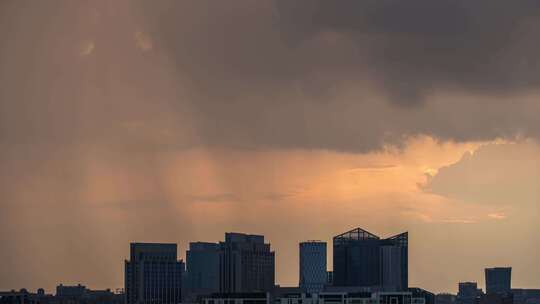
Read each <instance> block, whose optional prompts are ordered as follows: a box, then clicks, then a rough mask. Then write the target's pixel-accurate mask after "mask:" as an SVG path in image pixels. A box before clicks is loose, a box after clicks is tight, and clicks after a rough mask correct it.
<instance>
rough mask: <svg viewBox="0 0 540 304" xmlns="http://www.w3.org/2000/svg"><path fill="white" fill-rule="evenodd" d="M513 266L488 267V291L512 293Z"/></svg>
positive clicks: (488, 292)
mask: <svg viewBox="0 0 540 304" xmlns="http://www.w3.org/2000/svg"><path fill="white" fill-rule="evenodd" d="M511 281H512V267H495V268H486V293H487V294H495V293H500V294H504V293H510V292H511V291H512V287H511V285H512V283H511Z"/></svg>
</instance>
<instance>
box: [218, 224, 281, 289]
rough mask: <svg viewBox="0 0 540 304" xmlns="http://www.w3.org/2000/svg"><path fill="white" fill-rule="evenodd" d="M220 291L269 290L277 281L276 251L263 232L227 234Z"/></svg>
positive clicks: (221, 269)
mask: <svg viewBox="0 0 540 304" xmlns="http://www.w3.org/2000/svg"><path fill="white" fill-rule="evenodd" d="M219 269H220V271H219V272H220V292H222V293H249V292H270V291H272V289H273V288H274V282H275V253H274V252H273V251H271V250H270V244H267V243H265V242H264V236H262V235H249V234H243V233H226V234H225V242H221V243H220V253H219Z"/></svg>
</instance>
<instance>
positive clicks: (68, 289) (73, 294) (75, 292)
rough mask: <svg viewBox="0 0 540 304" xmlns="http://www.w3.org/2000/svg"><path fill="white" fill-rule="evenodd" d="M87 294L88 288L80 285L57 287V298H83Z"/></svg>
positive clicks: (61, 285)
mask: <svg viewBox="0 0 540 304" xmlns="http://www.w3.org/2000/svg"><path fill="white" fill-rule="evenodd" d="M85 294H86V286H84V285H81V284H78V285H74V286H67V285H63V284H60V285H58V286H56V296H57V297H64V298H82V297H83V296H84V295H85Z"/></svg>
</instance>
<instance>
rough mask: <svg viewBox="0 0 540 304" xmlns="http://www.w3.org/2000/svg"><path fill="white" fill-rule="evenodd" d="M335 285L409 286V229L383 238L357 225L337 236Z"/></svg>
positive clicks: (394, 287) (335, 241)
mask: <svg viewBox="0 0 540 304" xmlns="http://www.w3.org/2000/svg"><path fill="white" fill-rule="evenodd" d="M333 241H334V244H333V245H334V270H333V271H334V286H362V287H374V288H379V289H384V290H389V291H402V290H406V289H407V288H408V276H409V274H408V268H409V262H408V233H407V232H404V233H402V234H399V235H396V236H393V237H390V238H387V239H381V238H379V237H378V236H376V235H374V234H372V233H370V232H368V231H366V230H363V229H360V228H356V229H353V230H351V231H348V232H345V233H343V234H340V235H338V236H335V237H334V240H333Z"/></svg>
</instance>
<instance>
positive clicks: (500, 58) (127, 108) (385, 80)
mask: <svg viewBox="0 0 540 304" xmlns="http://www.w3.org/2000/svg"><path fill="white" fill-rule="evenodd" d="M539 12H540V9H539V4H538V2H536V1H529V0H523V1H518V2H515V1H514V2H511V1H503V0H490V1H465V0H459V1H447V0H442V1H427V0H411V1H390V0H382V1H372V0H367V1H349V0H345V1H320V0H314V1H307V0H306V1H303V0H299V1H256V2H253V1H245V0H236V1H219V2H217V1H208V0H200V1H171V0H163V1H158V2H155V1H126V2H116V3H110V2H106V1H91V2H80V3H76V4H75V3H73V2H69V1H55V2H52V3H47V4H43V3H34V2H29V1H4V2H2V6H1V11H0V14H1V17H2V18H0V19H1V20H0V25H1V27H0V37H1V39H2V47H1V48H0V54H1V56H0V81H1V83H2V90H0V109H1V112H0V141H1V142H4V143H6V144H14V143H17V144H28V143H33V144H36V143H47V144H49V143H53V144H54V143H55V144H58V145H65V144H67V145H71V144H77V143H79V142H93V143H97V144H104V145H109V147H112V145H114V148H113V149H116V148H121V149H125V150H126V151H129V150H132V149H136V150H140V149H145V150H157V151H160V150H163V149H170V148H173V149H176V148H182V147H186V146H193V145H218V146H229V147H249V148H267V147H278V148H322V149H331V150H345V151H367V150H373V149H378V148H380V147H381V146H383V145H384V144H387V143H390V144H400V143H401V142H402V141H403V139H404V138H406V137H407V136H410V135H416V134H427V135H431V136H434V137H436V138H440V139H442V140H448V139H451V140H459V141H466V140H486V139H492V138H496V137H513V136H516V135H524V136H538V134H539V133H540V126H539V124H538V122H537V119H536V116H535V115H534V113H535V112H537V111H538V110H539V108H538V103H535V102H531V101H530V100H525V99H523V98H522V96H523V95H525V94H529V93H530V92H531V91H535V90H537V89H538V82H539V80H540V77H539V76H540V72H539V69H540V64H539V56H538V55H537V54H539V53H540V47H539V42H538V41H539V40H538V39H536V37H537V32H538V28H540V26H539V25H540V21H539V17H538V16H539V15H540V14H539ZM68 25H69V26H68ZM141 41H143V42H141ZM141 43H144V46H141V45H140V44H141ZM437 93H441V94H442V96H443V97H444V98H439V99H435V98H433V94H437ZM453 94H456V96H454V95H453ZM531 94H532V93H531ZM45 152H46V151H45Z"/></svg>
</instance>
